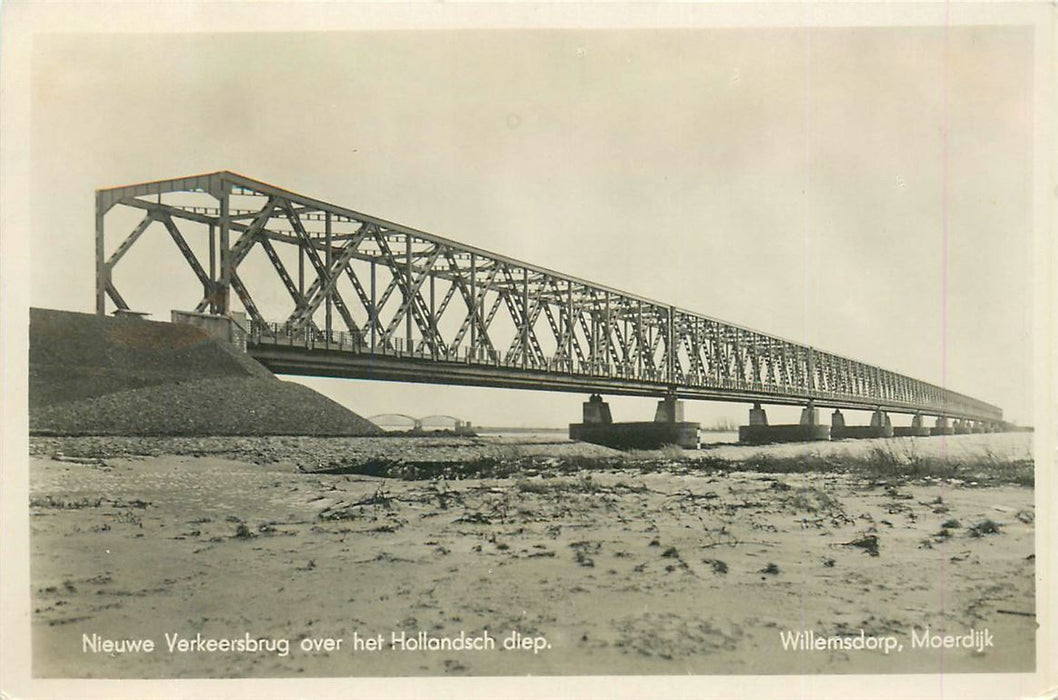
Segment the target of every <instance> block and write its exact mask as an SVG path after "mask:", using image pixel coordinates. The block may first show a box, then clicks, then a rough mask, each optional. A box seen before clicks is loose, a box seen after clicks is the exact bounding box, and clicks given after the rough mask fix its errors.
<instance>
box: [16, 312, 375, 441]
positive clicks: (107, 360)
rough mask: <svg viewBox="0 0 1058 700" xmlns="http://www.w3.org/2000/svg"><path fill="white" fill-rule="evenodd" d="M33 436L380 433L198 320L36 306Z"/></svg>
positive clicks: (31, 345)
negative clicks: (279, 374)
mask: <svg viewBox="0 0 1058 700" xmlns="http://www.w3.org/2000/svg"><path fill="white" fill-rule="evenodd" d="M29 420H30V432H31V433H34V434H38V435H41V434H43V435H47V434H52V435H173V436H200V435H337V436H361V435H378V434H380V432H381V431H380V430H379V428H378V427H377V426H375V425H374V424H373V423H371V422H370V421H368V420H366V419H364V418H362V417H361V416H359V415H357V414H356V413H353V412H352V411H350V410H349V409H347V408H345V407H344V406H342V405H340V404H338V403H336V402H334V401H332V400H330V399H328V398H327V397H325V396H322V395H321V394H318V393H317V392H315V391H313V390H311V389H309V388H307V387H304V386H301V385H299V384H292V383H290V382H284V381H280V380H279V379H278V378H276V377H275V376H274V375H273V374H272V373H271V372H269V371H268V370H267V369H265V368H264V367H263V366H261V365H260V364H259V363H257V362H256V361H254V360H253V359H252V358H250V357H248V356H246V355H243V354H241V353H239V352H238V351H237V350H235V349H234V348H232V347H230V346H229V345H228V344H227V343H224V342H222V341H219V340H217V339H215V338H211V337H209V336H208V335H207V334H205V333H204V332H202V331H201V330H199V329H197V328H194V327H192V326H188V325H183V324H174V323H159V322H155V321H146V320H143V319H137V318H100V317H97V316H94V315H91V314H81V313H73V312H67V311H53V310H47V309H31V312H30V332H29Z"/></svg>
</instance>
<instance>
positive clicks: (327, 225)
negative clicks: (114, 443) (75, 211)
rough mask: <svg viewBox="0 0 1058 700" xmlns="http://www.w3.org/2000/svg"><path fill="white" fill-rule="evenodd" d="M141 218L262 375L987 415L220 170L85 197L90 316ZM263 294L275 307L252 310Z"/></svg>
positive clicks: (905, 383) (970, 402)
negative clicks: (91, 266)
mask: <svg viewBox="0 0 1058 700" xmlns="http://www.w3.org/2000/svg"><path fill="white" fill-rule="evenodd" d="M122 212H124V213H122ZM118 218H120V219H121V220H122V221H121V222H115V220H116V219H118ZM108 223H109V226H110V228H111V229H113V228H116V227H117V226H118V225H121V226H122V227H123V230H122V231H121V233H122V236H121V238H120V239H118V240H116V241H115V240H114V239H113V238H111V239H110V240H108ZM150 229H161V230H162V231H163V232H164V235H166V236H168V237H169V238H171V239H172V241H173V243H175V246H176V248H177V249H178V250H179V251H180V253H181V254H182V256H183V258H184V259H185V260H186V261H187V264H188V266H189V267H190V269H191V272H193V274H194V276H195V277H196V278H197V280H198V285H197V286H198V287H199V288H200V289H201V295H200V296H196V297H195V298H191V297H190V294H189V298H188V303H187V306H188V307H191V306H192V305H193V304H194V307H193V308H194V309H195V311H197V312H200V313H205V314H212V315H218V316H229V317H231V316H232V314H233V312H234V313H236V314H237V313H238V309H237V308H233V304H232V302H233V299H232V294H231V292H234V297H235V298H237V299H238V302H239V303H240V304H241V307H242V309H244V310H245V314H246V317H247V319H246V324H245V326H246V327H245V331H246V336H247V350H248V352H249V353H250V355H252V356H253V357H255V358H256V359H258V360H259V361H260V362H262V363H263V364H264V365H265V366H267V367H268V368H269V369H271V370H272V371H274V372H276V373H279V374H295V375H313V376H330V377H351V378H361V379H379V380H391V381H407V382H429V383H441V384H466V385H478V386H491V387H506V388H522V389H539V390H554V391H572V392H582V393H588V392H592V393H606V394H625V395H639V396H654V397H661V396H670V397H672V396H675V397H679V398H686V399H705V400H719V401H740V402H758V401H759V402H763V403H771V404H788V405H803V404H806V403H807V402H809V401H813V402H814V404H815V405H816V406H820V407H832V408H848V409H881V410H886V411H894V412H900V413H921V414H929V415H935V416H938V417H942V416H945V417H950V418H958V419H969V420H977V421H989V422H998V421H1002V411H1001V410H1000V409H999V408H997V407H996V406H992V405H990V404H987V403H985V402H983V401H979V400H977V399H973V398H971V397H969V396H965V395H963V394H959V393H956V392H954V391H950V390H948V389H945V388H942V387H939V386H936V385H933V384H929V383H927V382H923V381H920V380H917V379H913V378H911V377H907V376H904V375H901V374H897V373H895V372H890V371H887V370H884V369H881V368H879V367H874V366H871V365H868V364H865V363H863V362H859V361H856V360H853V359H849V358H846V357H841V356H839V355H835V354H832V353H829V352H824V351H822V350H818V349H816V348H813V347H809V346H806V345H801V344H798V343H794V342H791V341H788V340H783V339H781V338H778V337H775V336H772V335H768V334H766V333H761V332H758V331H754V330H750V329H748V328H743V327H741V326H738V325H735V324H732V323H726V322H724V321H719V320H717V319H714V318H710V317H708V316H705V315H703V314H700V313H696V312H693V311H688V310H685V309H682V308H678V307H676V306H673V305H670V304H663V303H660V302H657V301H652V300H650V299H646V298H643V297H639V296H636V295H633V294H628V293H627V292H622V291H619V290H616V289H611V288H608V287H604V286H601V285H598V284H593V283H590V282H586V281H584V280H580V279H577V278H576V277H571V276H569V275H565V274H560V273H557V272H553V271H551V270H546V269H543V268H540V267H537V266H534V265H531V264H528V263H524V262H520V261H518V260H513V259H511V258H507V257H504V256H502V255H497V254H495V253H490V252H487V251H484V250H481V249H478V248H474V247H471V246H468V245H464V244H462V243H458V242H456V241H452V240H448V239H445V238H442V237H440V236H435V235H433V234H430V233H425V232H422V231H417V230H415V229H412V228H408V227H406V226H401V225H399V224H395V223H391V222H389V221H384V220H382V219H379V218H376V217H373V216H369V215H366V214H361V213H359V212H356V211H353V210H351V209H347V208H345V207H340V206H335V205H333V204H328V203H326V202H322V201H319V200H316V199H313V198H311V197H305V196H302V195H299V194H295V193H293V192H289V191H286V190H283V189H280V188H278V187H274V186H272V185H269V184H266V183H263V182H259V181H256V180H252V179H250V178H247V177H243V176H241V175H237V174H235V173H231V172H216V173H210V174H205V175H196V176H192V177H184V178H177V179H172V180H161V181H156V182H149V183H144V184H138V185H129V186H125V187H115V188H110V189H102V190H98V191H97V192H96V227H95V235H96V311H97V313H98V314H100V315H102V314H105V313H106V312H107V307H108V305H107V300H108V299H109V301H110V303H111V305H112V306H113V307H114V308H115V310H118V311H131V309H130V307H129V305H128V304H127V302H126V301H125V298H124V296H123V295H122V294H121V292H120V291H119V289H118V287H117V284H116V282H115V276H114V271H115V268H116V267H117V266H118V264H119V263H120V262H121V260H122V258H123V257H124V256H125V254H126V253H127V252H128V251H129V250H130V248H131V247H132V246H133V245H134V244H135V243H136V242H137V241H138V240H140V239H141V237H142V236H143V235H144V234H145V233H146V232H147V231H148V230H150ZM114 243H116V245H114ZM196 251H197V252H196ZM262 275H264V276H262ZM251 278H252V279H251ZM136 279H138V280H140V281H142V279H143V276H142V275H141V276H139V277H138V278H136ZM266 287H272V289H273V291H272V292H271V297H270V299H271V300H273V301H274V299H275V298H277V295H276V291H277V290H279V291H278V293H279V294H281V295H282V297H289V301H286V302H284V304H283V307H280V306H279V305H277V304H275V303H271V302H270V305H269V308H268V309H267V310H265V309H264V308H262V306H264V304H263V302H262V306H259V304H258V300H255V297H254V294H259V292H261V290H262V289H264V288H266ZM266 291H267V290H266ZM189 292H190V290H189ZM259 296H261V295H260V294H259ZM196 302H197V304H196Z"/></svg>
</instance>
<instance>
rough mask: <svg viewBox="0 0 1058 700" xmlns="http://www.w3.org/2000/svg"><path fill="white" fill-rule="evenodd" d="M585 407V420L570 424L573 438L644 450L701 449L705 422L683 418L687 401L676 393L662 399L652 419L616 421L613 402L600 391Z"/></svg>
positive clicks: (583, 408)
mask: <svg viewBox="0 0 1058 700" xmlns="http://www.w3.org/2000/svg"><path fill="white" fill-rule="evenodd" d="M582 411H583V422H582V423H571V424H570V426H569V438H570V440H582V441H583V442H590V443H593V444H596V445H606V446H607V447H616V448H617V449H643V450H650V449H657V448H659V447H661V446H662V445H679V446H680V447H683V448H688V449H697V448H698V446H699V444H700V442H701V435H700V432H701V425H700V424H698V423H692V422H688V421H685V420H683V401H681V400H679V399H678V398H676V396H675V395H673V394H670V395H668V396H666V397H665V398H663V399H661V400H660V401H658V406H657V409H656V410H655V412H654V420H652V421H638V422H634V423H614V422H613V417H612V416H611V415H610V405H609V404H608V403H606V402H605V401H603V400H602V397H601V396H599V395H598V394H592V395H591V397H590V398H589V399H588V400H587V401H585V402H584V404H583V407H582Z"/></svg>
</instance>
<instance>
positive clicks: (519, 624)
mask: <svg viewBox="0 0 1058 700" xmlns="http://www.w3.org/2000/svg"><path fill="white" fill-rule="evenodd" d="M257 440H258V441H257V442H254V439H246V440H241V441H239V444H238V448H237V449H234V448H231V440H228V441H227V442H225V443H217V442H212V443H211V442H210V441H205V443H202V442H201V441H200V442H199V443H195V441H193V440H190V439H189V441H187V442H175V443H174V442H173V441H166V440H162V439H154V440H153V441H152V440H150V439H140V440H133V439H117V438H113V439H104V438H77V439H74V438H70V439H60V438H48V439H39V438H35V439H34V441H33V445H32V452H33V456H32V457H31V473H30V484H31V493H30V496H31V499H30V500H31V505H30V518H31V520H30V526H31V543H30V545H31V578H32V585H33V592H32V601H33V625H32V630H33V642H32V643H33V675H34V676H36V677H71V678H73V677H78V678H80V677H93V678H160V677H179V678H205V677H277V676H300V675H304V676H348V677H356V676H386V675H444V674H458V675H490V676H494V675H524V674H533V675H549V674H578V675H601V674H607V675H611V674H644V675H646V674H688V673H690V674H721V673H722V674H769V673H887V672H894V673H896V672H899V673H918V672H923V673H936V672H942V671H943V672H946V673H952V672H984V671H989V672H996V671H1003V672H1014V671H1031V670H1033V668H1034V660H1035V644H1034V639H1035V630H1036V621H1035V594H1034V583H1033V579H1034V564H1035V562H1034V505H1033V490H1032V488H1031V487H1029V486H1021V485H1016V484H1004V483H998V484H995V483H993V484H989V485H982V484H979V483H972V482H968V481H964V480H957V479H956V480H951V479H943V480H942V479H936V478H914V479H912V478H885V479H879V478H865V477H864V476H863V475H862V474H853V473H821V472H817V471H808V472H803V473H758V472H756V471H748V470H740V469H739V468H738V464H739V463H740V460H741V461H744V462H745V463H746V464H749V463H750V462H751V461H752V458H753V457H754V456H759V455H761V454H772V455H777V456H787V457H788V456H790V455H795V456H796V455H797V454H798V451H801V453H805V452H806V450H809V451H811V453H812V454H813V455H815V456H817V457H818V456H819V455H820V454H821V451H822V452H825V453H826V454H828V455H829V456H830V457H831V458H834V457H837V458H840V457H841V455H842V454H846V453H848V452H849V451H851V450H861V451H862V450H865V449H868V448H869V445H870V444H871V443H872V442H874V441H860V442H843V443H834V444H829V445H824V446H815V447H812V448H805V447H802V446H781V447H773V448H760V447H740V446H723V447H717V448H714V449H713V450H703V451H702V453H703V454H704V453H708V454H711V455H714V456H717V457H718V458H722V459H724V460H731V461H732V464H733V465H734V467H733V468H732V469H729V470H728V469H724V470H717V469H716V468H715V465H714V467H713V468H710V469H705V468H702V467H701V466H700V465H696V464H695V463H693V461H686V460H683V459H680V458H674V459H669V460H668V461H666V460H665V459H662V458H661V457H660V456H659V457H658V459H655V460H653V461H651V462H649V465H648V466H644V465H638V466H637V465H636V463H635V462H634V461H633V462H628V461H624V462H623V461H621V460H616V461H614V462H612V463H609V462H600V463H599V464H601V465H602V466H596V468H592V469H587V468H583V469H579V470H577V471H573V472H571V471H569V470H568V469H567V470H556V469H551V468H550V466H549V465H551V464H552V462H551V461H549V460H551V459H552V458H554V459H561V458H567V459H568V458H570V457H571V456H576V455H582V456H585V457H599V456H605V455H607V454H609V451H608V450H605V449H604V448H597V447H592V446H584V445H576V444H572V443H568V442H564V441H552V442H547V441H542V442H541V441H533V440H531V439H522V440H521V441H519V439H517V438H514V439H506V440H498V439H497V440H488V439H478V440H454V439H449V440H444V439H434V440H430V439H422V440H403V441H401V440H394V439H389V440H387V439H378V438H368V439H361V440H355V439H344V440H338V441H335V440H332V441H327V440H326V439H317V440H316V441H315V442H311V441H310V442H305V441H304V440H303V439H296V438H290V439H257ZM909 440H910V439H909ZM915 440H916V441H917V442H916V443H915V444H914V449H915V450H919V451H920V452H923V453H928V452H930V451H932V452H934V453H935V452H937V451H938V450H940V451H942V452H945V453H946V452H948V451H952V452H958V451H959V450H964V451H966V450H970V451H972V450H984V452H986V453H988V454H995V453H998V452H1003V451H1005V452H1011V451H1015V452H1016V451H1023V452H1026V453H1028V452H1029V449H1030V448H1029V445H1030V441H1031V437H1030V436H1028V435H967V436H955V437H950V438H946V439H941V438H925V439H915ZM220 444H223V445H227V447H217V445H220ZM908 444H910V443H908ZM196 445H197V446H196ZM203 445H205V446H203ZM210 445H213V446H212V447H210ZM357 450H359V451H360V453H358V454H361V456H363V454H370V455H374V456H375V457H378V456H379V455H386V454H390V455H392V454H393V453H395V452H399V453H400V454H402V455H406V454H408V453H409V452H415V453H416V454H417V457H418V458H419V459H425V458H428V457H430V455H439V456H440V457H439V458H440V459H456V460H465V459H468V458H469V457H468V455H469V456H472V455H474V454H480V453H489V454H493V455H495V454H499V455H501V456H502V455H504V454H508V455H516V456H517V457H518V458H519V459H523V460H524V459H529V460H530V462H531V463H532V464H534V465H536V467H535V468H533V469H528V470H526V471H524V472H522V473H519V474H516V475H513V476H510V477H504V478H487V479H473V478H471V479H458V480H454V479H449V480H440V479H433V480H418V481H405V480H400V479H394V478H383V477H378V476H364V475H359V474H322V473H305V472H304V471H302V470H304V469H306V464H308V465H312V464H316V465H323V464H325V463H327V462H328V461H329V460H330V461H333V459H334V456H335V455H336V454H339V455H340V454H345V453H348V452H350V451H352V452H356V451H357ZM842 450H844V451H845V452H842ZM174 453H175V454H174ZM615 454H616V453H615ZM669 457H671V455H669ZM644 464H647V463H644ZM989 523H990V524H989ZM927 628H928V629H929V633H928V635H927V633H926V629H927ZM797 632H811V633H814V635H815V637H816V638H823V643H824V644H828V641H827V639H826V638H828V637H833V638H837V639H839V640H848V643H850V644H852V643H856V644H863V645H865V646H866V645H872V646H877V647H884V646H885V645H887V644H889V645H899V646H898V647H895V646H893V647H891V648H890V651H889V653H885V652H884V650H883V649H881V648H870V649H859V648H837V646H836V645H840V644H842V643H844V642H840V641H839V642H834V643H830V647H831V648H826V647H824V648H822V649H818V650H804V649H794V648H785V649H784V644H783V638H784V635H786V639H787V642H788V643H787V647H792V646H793V644H794V643H796V639H797V638H794V637H792V636H790V635H792V634H793V633H797ZM423 633H425V637H423V636H422V635H423ZM486 633H487V636H486ZM96 635H97V636H96ZM177 635H178V637H177ZM935 635H956V636H957V637H958V639H957V640H956V641H957V643H958V644H959V646H953V647H950V648H947V649H945V648H943V647H941V648H931V647H930V646H929V645H928V644H927V645H925V646H923V645H922V644H921V643H920V642H921V640H922V639H923V638H927V637H928V638H929V639H933V637H934V636H935ZM395 638H396V639H397V640H399V639H400V638H404V639H405V640H414V641H415V642H419V641H420V640H422V639H424V638H425V639H426V640H427V645H429V644H430V643H431V642H430V641H429V640H430V639H432V640H434V642H433V643H434V644H451V643H452V640H458V639H462V640H478V641H477V644H478V645H479V646H482V647H483V648H480V649H469V650H466V649H464V650H454V649H452V648H437V649H425V650H409V649H401V648H399V647H400V645H399V643H397V644H395V643H394V642H395ZM180 639H183V640H186V641H185V642H184V643H185V644H188V645H190V647H187V648H186V650H185V651H181V650H180V649H179V644H180V641H179V640H180ZM247 639H253V640H258V639H261V640H266V645H265V646H267V645H273V646H272V647H270V648H266V649H258V650H251V649H248V648H247V647H246V646H243V647H242V648H241V649H238V650H224V649H221V648H217V649H213V650H209V649H199V648H198V647H196V646H195V645H197V644H199V643H200V642H201V644H203V645H208V644H209V641H208V640H236V641H240V640H241V643H242V644H243V645H245V644H246V640H247ZM489 639H491V640H492V642H491V643H492V645H494V648H493V647H492V646H489V642H488V640H489ZM800 639H801V640H803V641H802V643H801V644H803V645H809V644H811V642H808V641H807V638H806V637H801V638H800ZM857 639H859V640H860V641H859V642H856V640H857ZM104 640H110V641H109V642H108V644H114V645H115V646H106V645H105V644H104ZM121 640H140V643H141V644H142V643H143V640H151V641H152V642H153V644H154V649H153V651H144V650H142V647H141V650H139V651H119V650H117V649H118V648H120V644H121V643H122V642H121ZM284 640H285V641H286V643H287V644H289V651H287V653H286V654H282V653H281V648H279V647H280V645H281V644H282V642H283V641H284ZM327 640H331V641H329V642H328V641H327ZM339 640H340V642H339ZM443 640H447V642H445V641H443ZM871 640H874V641H871ZM888 640H894V641H888ZM916 640H918V641H916ZM170 641H173V642H174V644H175V645H176V646H175V647H174V650H173V651H170V649H169V642H170ZM214 643H215V644H218V645H219V644H220V642H219V641H217V642H214ZM506 646H512V647H513V648H505V647H506ZM967 646H969V647H972V648H966V647H967ZM328 647H330V648H328Z"/></svg>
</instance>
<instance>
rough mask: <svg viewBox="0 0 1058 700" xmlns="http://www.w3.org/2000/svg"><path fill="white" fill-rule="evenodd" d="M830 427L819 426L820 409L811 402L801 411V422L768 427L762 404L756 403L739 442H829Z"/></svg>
mask: <svg viewBox="0 0 1058 700" xmlns="http://www.w3.org/2000/svg"><path fill="white" fill-rule="evenodd" d="M829 439H830V426H829V425H820V424H819V409H817V408H816V407H815V403H813V402H812V401H809V402H808V404H807V405H806V406H805V407H804V408H803V409H802V410H801V420H800V422H799V423H797V424H793V425H768V416H767V415H766V414H765V413H764V409H763V408H761V407H760V403H759V402H757V403H754V404H753V408H751V409H750V410H749V425H740V426H739V428H738V441H739V442H744V443H749V444H756V445H759V444H763V443H767V442H808V441H810V440H829Z"/></svg>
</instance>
